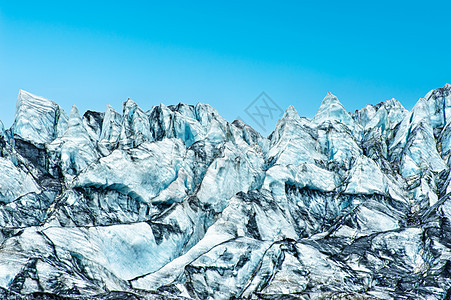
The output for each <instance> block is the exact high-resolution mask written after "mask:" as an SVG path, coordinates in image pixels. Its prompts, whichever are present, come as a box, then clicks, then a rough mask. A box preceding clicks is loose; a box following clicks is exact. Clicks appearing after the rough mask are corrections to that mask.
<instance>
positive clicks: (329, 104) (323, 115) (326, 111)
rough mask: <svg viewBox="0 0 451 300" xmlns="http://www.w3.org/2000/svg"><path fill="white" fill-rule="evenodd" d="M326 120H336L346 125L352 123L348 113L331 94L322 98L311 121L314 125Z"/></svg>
mask: <svg viewBox="0 0 451 300" xmlns="http://www.w3.org/2000/svg"><path fill="white" fill-rule="evenodd" d="M327 120H336V121H339V122H341V123H343V124H346V125H351V123H353V120H352V118H351V116H350V115H349V113H348V112H347V111H346V109H345V108H344V106H343V105H342V104H341V103H340V101H338V98H337V97H336V96H335V95H334V94H332V93H331V92H328V93H327V95H326V97H324V99H323V101H322V102H321V106H320V107H319V109H318V111H317V112H316V115H315V116H314V117H313V120H312V121H313V122H314V123H316V124H321V123H323V122H325V121H327Z"/></svg>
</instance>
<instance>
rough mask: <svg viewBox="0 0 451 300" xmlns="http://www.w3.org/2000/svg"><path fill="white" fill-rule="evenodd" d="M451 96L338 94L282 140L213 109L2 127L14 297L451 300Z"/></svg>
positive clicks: (1, 216) (37, 112)
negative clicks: (355, 102) (409, 102)
mask: <svg viewBox="0 0 451 300" xmlns="http://www.w3.org/2000/svg"><path fill="white" fill-rule="evenodd" d="M450 124H451V85H449V84H446V85H445V86H444V87H443V88H439V89H435V90H432V91H431V92H429V93H428V94H427V95H425V97H423V98H420V99H419V101H418V102H417V104H416V105H415V106H414V107H413V109H412V110H411V111H408V110H406V109H405V108H404V107H403V106H402V105H401V103H400V102H399V101H397V100H395V99H390V100H387V101H384V102H380V103H378V104H375V105H371V104H368V105H366V106H365V107H364V108H362V109H361V110H357V111H355V112H354V113H351V112H348V111H346V109H345V108H344V106H343V105H342V104H341V103H340V102H339V100H338V98H337V97H336V96H334V95H333V94H331V93H328V94H327V95H326V97H325V98H324V100H323V101H322V103H321V105H320V107H319V109H318V112H317V113H316V115H315V116H314V117H313V118H312V119H311V120H310V119H308V118H304V117H300V116H299V115H298V112H297V111H296V109H295V108H294V107H293V106H290V107H288V108H287V110H286V111H285V114H284V115H283V117H282V118H281V119H280V120H278V122H277V124H276V127H275V129H274V131H273V132H272V133H271V135H270V136H268V137H263V136H261V135H260V134H259V133H258V132H257V131H255V130H254V129H253V128H251V127H250V126H248V125H247V124H245V123H243V122H242V121H239V120H236V121H234V122H232V123H230V122H228V121H227V120H225V119H224V118H222V117H221V116H220V114H219V113H218V112H217V111H216V110H215V109H214V108H213V107H211V106H209V105H207V104H202V103H199V104H197V105H194V106H193V105H186V104H183V103H180V104H178V105H169V106H166V105H164V104H160V105H158V106H154V107H152V108H151V109H150V110H148V111H145V110H143V109H142V108H140V107H139V106H138V105H137V104H136V103H135V102H134V101H133V100H131V99H127V101H126V102H125V103H124V104H123V111H122V113H119V112H116V111H115V110H114V109H113V108H112V107H111V106H107V108H106V111H105V112H94V111H87V112H86V113H84V114H83V115H81V114H80V112H79V111H78V109H77V107H76V106H73V107H72V110H71V111H70V113H69V116H68V115H67V114H66V113H65V112H64V110H63V109H62V108H61V107H60V106H59V105H57V104H56V103H54V102H53V101H51V100H48V99H46V98H43V97H39V96H35V95H33V94H31V93H28V92H25V91H22V90H21V91H20V92H19V96H18V99H17V106H16V114H15V119H14V123H13V125H12V127H11V128H9V129H5V128H4V126H3V123H1V122H0V298H5V299H186V298H188V299H238V298H242V299H449V298H450V297H451V199H450V195H451V194H450V193H451V184H450V182H451V172H450V166H451V162H450V156H451V125H450Z"/></svg>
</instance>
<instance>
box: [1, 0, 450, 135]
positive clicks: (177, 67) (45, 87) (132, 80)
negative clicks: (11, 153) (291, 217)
mask: <svg viewBox="0 0 451 300" xmlns="http://www.w3.org/2000/svg"><path fill="white" fill-rule="evenodd" d="M92 2H94V1H83V0H82V1H20V0H17V1H7V0H0V108H1V109H0V120H2V121H3V123H4V124H5V127H9V126H10V125H11V124H12V121H13V115H14V111H15V102H16V98H17V94H18V91H19V89H24V90H27V91H29V92H31V93H34V94H37V95H40V96H44V97H46V98H49V99H52V100H54V101H55V102H57V103H59V104H60V105H61V106H62V107H63V108H64V109H65V110H66V111H69V110H70V107H71V105H72V104H76V105H77V106H78V108H79V109H80V111H81V112H84V111H85V110H87V109H92V110H97V111H105V107H106V104H111V105H112V106H113V107H114V108H115V109H117V110H118V111H120V112H121V111H122V102H123V101H125V100H126V99H127V97H130V98H132V99H133V100H135V102H137V103H138V104H139V105H140V106H141V107H142V108H144V109H146V110H147V109H150V108H151V107H152V106H153V105H157V104H159V103H160V102H162V103H165V104H176V103H178V102H185V103H189V104H195V103H196V102H199V101H200V102H205V103H209V104H211V105H213V106H214V107H215V108H216V109H217V110H218V111H219V112H220V113H221V114H222V115H223V116H224V117H225V118H226V119H228V120H230V121H231V120H233V119H235V118H236V117H241V118H242V119H243V120H244V121H248V122H249V123H251V124H252V122H251V121H250V119H249V118H247V116H246V114H245V112H244V109H245V108H246V107H247V105H248V104H249V103H251V102H252V101H253V100H254V98H255V97H257V96H258V95H259V94H260V93H261V92H262V91H265V92H266V93H267V94H268V95H269V96H270V97H271V98H272V99H273V100H274V101H275V102H276V103H277V104H278V105H279V106H280V107H282V108H283V109H285V108H286V107H287V106H289V105H290V104H292V105H294V106H295V107H296V109H297V110H298V112H299V114H300V115H302V116H307V117H312V116H313V115H314V114H315V112H316V110H317V108H318V107H319V105H320V103H321V100H322V98H323V97H324V96H325V95H326V93H327V91H331V92H332V93H334V94H335V95H337V96H338V97H339V99H340V101H341V102H342V103H343V104H344V105H345V107H346V108H347V110H348V111H354V110H355V109H358V108H361V107H363V106H364V105H365V104H367V103H373V104H375V103H377V102H380V101H383V100H386V99H390V98H392V97H394V98H396V99H398V100H400V101H401V102H402V103H403V104H404V106H405V107H406V108H408V109H411V107H412V106H413V104H414V103H415V102H416V101H417V100H418V98H419V97H421V96H424V95H425V94H426V93H427V92H428V91H429V90H431V89H433V88H437V87H442V86H443V85H444V84H445V83H446V82H451V38H450V34H451V19H450V12H451V1H449V0H447V1H385V0H382V1H284V2H283V3H282V2H281V1H279V2H276V1H272V2H269V1H246V4H243V3H242V2H245V1H224V2H219V1H205V2H203V1H196V2H195V3H192V2H190V1H183V2H175V1H158V2H156V1H155V2H154V3H151V2H150V1H123V2H122V1H95V3H92ZM161 2H165V3H161ZM274 123H275V120H274V121H272V124H271V126H270V128H268V129H267V131H268V132H264V133H265V134H266V133H269V131H270V129H272V128H273V126H274ZM261 131H264V130H261Z"/></svg>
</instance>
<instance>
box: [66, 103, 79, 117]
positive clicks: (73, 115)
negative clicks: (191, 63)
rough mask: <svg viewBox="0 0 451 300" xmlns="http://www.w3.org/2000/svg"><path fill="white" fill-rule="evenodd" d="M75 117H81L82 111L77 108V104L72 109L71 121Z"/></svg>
mask: <svg viewBox="0 0 451 300" xmlns="http://www.w3.org/2000/svg"><path fill="white" fill-rule="evenodd" d="M73 117H78V118H81V117H80V111H79V110H78V108H77V106H76V105H75V104H73V105H72V108H71V110H70V116H69V119H71V118H73Z"/></svg>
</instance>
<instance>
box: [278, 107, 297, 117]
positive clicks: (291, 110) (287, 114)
mask: <svg viewBox="0 0 451 300" xmlns="http://www.w3.org/2000/svg"><path fill="white" fill-rule="evenodd" d="M282 119H299V114H298V112H297V110H296V108H294V106H293V105H290V106H288V108H287V109H286V110H285V113H284V114H283V117H282Z"/></svg>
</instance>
